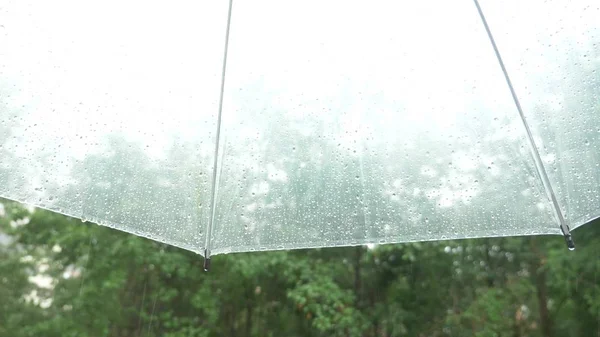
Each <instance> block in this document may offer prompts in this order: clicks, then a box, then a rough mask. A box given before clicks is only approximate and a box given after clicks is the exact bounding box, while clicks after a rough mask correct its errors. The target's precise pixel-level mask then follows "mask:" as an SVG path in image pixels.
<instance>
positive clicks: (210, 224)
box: [204, 0, 233, 271]
mask: <svg viewBox="0 0 600 337" xmlns="http://www.w3.org/2000/svg"><path fill="white" fill-rule="evenodd" d="M232 6H233V0H229V8H228V10H227V28H226V29H225V46H224V48H223V67H222V69H221V92H220V93H219V112H218V115H217V134H216V137H215V152H214V162H213V175H212V187H211V189H212V190H211V196H210V217H209V218H208V227H207V229H206V239H205V242H204V270H205V271H208V269H209V268H210V255H211V238H212V230H213V223H214V218H215V206H216V205H215V204H216V194H217V191H216V187H217V166H218V164H219V144H220V138H221V116H222V115H223V94H224V92H225V73H226V71H227V51H228V49H229V29H230V27H231V8H232Z"/></svg>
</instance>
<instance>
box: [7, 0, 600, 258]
mask: <svg viewBox="0 0 600 337" xmlns="http://www.w3.org/2000/svg"><path fill="white" fill-rule="evenodd" d="M599 15H600V9H599V5H598V3H597V2H596V1H591V0H588V1H578V2H571V1H566V0H557V1H542V0H531V1H526V2H523V1H518V0H506V1H491V0H481V1H480V2H479V3H478V2H477V1H475V2H473V1H466V0H465V1H442V0H434V1H426V2H414V1H413V2H398V1H384V0H376V1H337V0H335V1H317V0H308V1H294V2H291V1H285V2H284V1H275V0H255V1H239V2H237V1H236V2H235V3H233V4H232V3H231V2H227V1H225V0H222V1H210V2H201V1H188V0H182V1H177V2H170V3H166V2H160V1H126V2H123V1H116V0H108V1H102V2H97V1H93V2H92V1H75V0H58V1H52V2H39V1H34V0H18V1H11V0H0V196H2V197H5V198H9V199H13V200H18V201H21V202H25V203H28V204H31V205H34V206H37V207H42V208H46V209H50V210H53V211H56V212H61V213H64V214H67V215H71V216H75V217H78V218H81V219H82V220H84V221H90V222H95V223H98V224H100V225H105V226H110V227H114V228H117V229H119V230H123V231H126V232H130V233H133V234H136V235H140V236H144V237H148V238H151V239H154V240H157V241H161V242H165V243H168V244H172V245H175V246H178V247H181V248H184V249H188V250H192V251H194V252H197V253H199V254H202V255H204V256H205V257H209V256H210V255H211V254H219V253H229V252H241V251H253V250H275V249H291V248H307V247H325V246H345V245H360V244H366V243H373V244H379V243H392V242H408V241H421V240H438V239H458V238H469V237H490V236H509V235H533V234H559V235H560V234H564V235H565V236H566V237H567V239H568V241H569V245H570V246H572V241H570V230H572V229H575V228H577V227H579V226H581V225H582V224H584V223H586V222H588V221H590V220H592V219H594V218H596V217H598V216H600V154H599V153H600V101H599V96H598V94H599V92H600V75H599V74H600V73H599V72H598V71H597V69H600V47H599V44H598V43H599V42H600V36H599V35H598V32H599V29H598V27H599V26H600V21H598V20H597V18H598V17H599ZM494 39H495V40H494Z"/></svg>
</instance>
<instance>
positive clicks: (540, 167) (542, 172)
mask: <svg viewBox="0 0 600 337" xmlns="http://www.w3.org/2000/svg"><path fill="white" fill-rule="evenodd" d="M473 1H474V2H475V7H477V12H478V13H479V17H480V18H481V21H482V23H483V26H484V27H485V31H486V33H487V36H488V38H489V40H490V43H491V44H492V47H493V48H494V53H495V54H496V59H497V60H498V63H499V64H500V68H502V73H503V74H504V79H505V80H506V84H507V85H508V89H509V90H510V94H511V95H512V99H513V101H514V103H515V106H516V107H517V110H518V111H519V117H520V118H521V121H522V122H523V126H524V127H525V131H526V133H527V139H528V141H529V147H530V149H531V152H532V154H533V159H534V162H535V167H536V169H537V171H538V174H539V176H540V178H541V179H542V183H543V185H544V189H545V190H546V193H547V195H548V197H549V198H550V200H551V202H552V206H553V207H554V212H555V213H556V216H557V218H558V221H559V225H560V230H561V231H562V233H563V235H564V237H565V240H566V242H567V246H568V247H569V249H571V250H572V249H575V243H574V242H573V238H572V237H571V231H570V229H569V225H568V224H567V221H566V219H565V217H564V215H563V213H562V210H561V208H560V204H559V203H558V199H557V198H556V194H555V193H554V189H553V188H552V184H551V183H550V179H549V178H548V173H547V172H546V168H545V167H544V163H543V161H542V158H541V156H540V152H539V150H538V147H537V146H536V144H535V140H534V138H533V134H532V132H531V129H530V127H529V124H528V123H527V119H526V118H525V114H524V113H523V108H522V107H521V103H520V102H519V98H518V97H517V93H516V91H515V89H514V87H513V84H512V81H511V80H510V76H508V71H507V70H506V66H505V65H504V61H503V60H502V56H501V55H500V51H499V49H498V46H497V45H496V41H495V40H494V36H493V35H492V31H491V30H490V26H489V25H488V22H487V20H486V19H485V15H484V14H483V10H482V9H481V6H480V5H479V0H473Z"/></svg>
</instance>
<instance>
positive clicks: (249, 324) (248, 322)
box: [246, 303, 253, 337]
mask: <svg viewBox="0 0 600 337" xmlns="http://www.w3.org/2000/svg"><path fill="white" fill-rule="evenodd" d="M252 309H253V307H252V303H248V306H247V307H246V337H250V336H252Z"/></svg>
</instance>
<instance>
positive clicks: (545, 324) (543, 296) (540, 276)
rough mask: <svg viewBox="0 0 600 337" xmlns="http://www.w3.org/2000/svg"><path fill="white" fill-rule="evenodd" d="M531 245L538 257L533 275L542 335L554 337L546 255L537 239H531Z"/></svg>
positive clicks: (535, 258)
mask: <svg viewBox="0 0 600 337" xmlns="http://www.w3.org/2000/svg"><path fill="white" fill-rule="evenodd" d="M531 245H532V248H533V252H534V253H535V255H536V257H534V258H533V260H534V263H533V277H534V281H535V287H536V290H537V299H538V306H539V311H540V325H541V328H542V336H544V337H552V318H551V317H550V312H549V310H548V285H547V282H546V279H547V272H546V268H544V264H545V260H546V257H545V256H544V254H543V253H542V252H540V250H539V249H538V246H537V240H536V239H535V238H533V239H531Z"/></svg>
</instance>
